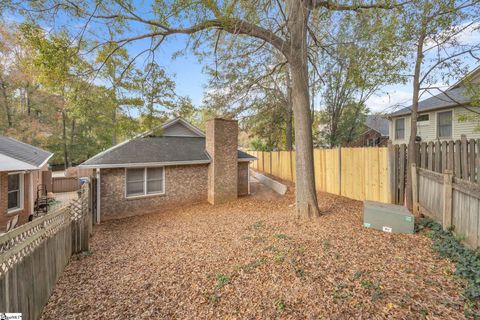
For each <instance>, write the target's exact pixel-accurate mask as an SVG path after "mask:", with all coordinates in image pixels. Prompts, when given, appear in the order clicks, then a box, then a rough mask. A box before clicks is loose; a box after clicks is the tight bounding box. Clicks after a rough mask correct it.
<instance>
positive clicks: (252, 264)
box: [240, 258, 267, 272]
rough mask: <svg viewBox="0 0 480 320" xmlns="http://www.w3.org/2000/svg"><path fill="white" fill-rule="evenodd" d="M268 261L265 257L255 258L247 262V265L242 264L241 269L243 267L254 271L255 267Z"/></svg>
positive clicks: (245, 269)
mask: <svg viewBox="0 0 480 320" xmlns="http://www.w3.org/2000/svg"><path fill="white" fill-rule="evenodd" d="M266 262H267V260H266V259H265V258H260V259H257V260H254V261H252V262H250V263H247V264H246V265H243V266H241V267H240V269H243V270H244V271H246V272H248V271H252V270H253V269H255V268H257V267H259V266H261V265H262V264H264V263H266Z"/></svg>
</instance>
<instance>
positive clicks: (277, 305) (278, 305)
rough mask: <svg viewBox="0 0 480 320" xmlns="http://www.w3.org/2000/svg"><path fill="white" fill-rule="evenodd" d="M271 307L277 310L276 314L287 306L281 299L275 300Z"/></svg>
mask: <svg viewBox="0 0 480 320" xmlns="http://www.w3.org/2000/svg"><path fill="white" fill-rule="evenodd" d="M273 305H274V306H275V309H277V311H278V312H283V311H284V310H285V308H286V307H287V305H286V304H285V301H283V300H282V299H277V300H275V301H274V302H273Z"/></svg>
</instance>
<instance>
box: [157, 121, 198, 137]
mask: <svg viewBox="0 0 480 320" xmlns="http://www.w3.org/2000/svg"><path fill="white" fill-rule="evenodd" d="M163 135H164V136H171V137H200V135H198V134H197V133H196V132H193V131H192V130H190V129H188V128H187V127H185V126H184V125H183V124H181V123H175V124H172V125H171V126H170V127H168V128H166V129H165V130H164V132H163Z"/></svg>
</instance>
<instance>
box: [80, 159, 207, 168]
mask: <svg viewBox="0 0 480 320" xmlns="http://www.w3.org/2000/svg"><path fill="white" fill-rule="evenodd" d="M210 162H211V161H210V160H197V161H168V162H145V163H115V164H91V165H89V164H81V165H79V166H78V167H79V168H93V169H97V168H99V169H100V168H101V169H107V168H125V167H128V168H136V167H142V168H144V167H164V166H181V165H188V164H206V163H210Z"/></svg>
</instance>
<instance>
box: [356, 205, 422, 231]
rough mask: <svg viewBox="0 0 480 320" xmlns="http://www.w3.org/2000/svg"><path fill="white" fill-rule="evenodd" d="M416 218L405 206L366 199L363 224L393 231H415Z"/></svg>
mask: <svg viewBox="0 0 480 320" xmlns="http://www.w3.org/2000/svg"><path fill="white" fill-rule="evenodd" d="M414 224H415V218H414V216H413V215H412V214H411V213H410V211H408V209H407V208H405V207H403V206H397V205H394V204H386V203H380V202H373V201H365V203H364V207H363V226H364V227H366V228H372V229H377V230H380V231H384V232H393V233H413V231H414Z"/></svg>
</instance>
